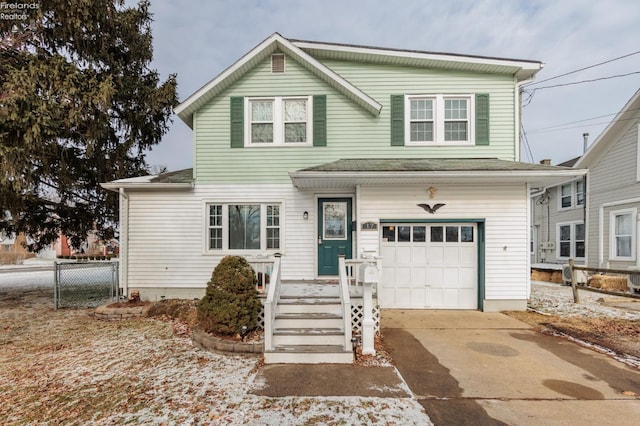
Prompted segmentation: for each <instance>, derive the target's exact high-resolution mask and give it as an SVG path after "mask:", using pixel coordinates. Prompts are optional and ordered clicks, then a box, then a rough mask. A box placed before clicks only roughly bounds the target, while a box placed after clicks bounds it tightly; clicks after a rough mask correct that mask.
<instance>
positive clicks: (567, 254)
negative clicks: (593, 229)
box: [557, 222, 585, 259]
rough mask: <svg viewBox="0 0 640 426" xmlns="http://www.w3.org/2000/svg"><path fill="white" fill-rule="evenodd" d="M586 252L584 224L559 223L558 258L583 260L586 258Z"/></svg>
mask: <svg viewBox="0 0 640 426" xmlns="http://www.w3.org/2000/svg"><path fill="white" fill-rule="evenodd" d="M584 251H585V244H584V223H582V222H572V223H559V224H558V249H557V257H558V258H561V259H569V258H577V259H581V258H584Z"/></svg>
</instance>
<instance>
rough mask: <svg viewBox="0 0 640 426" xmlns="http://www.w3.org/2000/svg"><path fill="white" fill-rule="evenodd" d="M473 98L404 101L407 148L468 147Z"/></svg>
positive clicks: (435, 97) (431, 97)
mask: <svg viewBox="0 0 640 426" xmlns="http://www.w3.org/2000/svg"><path fill="white" fill-rule="evenodd" d="M472 99H473V96H472V95H459V96H458V95H456V96H449V95H424V96H422V95H411V96H406V98H405V126H406V127H405V132H404V133H405V135H406V136H407V139H406V141H405V144H406V145H439V144H442V145H470V144H473V143H474V135H473V131H474V129H473V126H472V122H473V113H474V108H473V102H472Z"/></svg>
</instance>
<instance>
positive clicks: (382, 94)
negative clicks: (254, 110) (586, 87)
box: [194, 58, 516, 183]
mask: <svg viewBox="0 0 640 426" xmlns="http://www.w3.org/2000/svg"><path fill="white" fill-rule="evenodd" d="M270 65H271V63H270V60H265V61H264V62H263V63H262V64H261V65H259V66H257V67H256V68H254V69H253V70H251V71H250V72H248V73H247V74H246V75H245V76H244V77H243V78H242V79H241V80H239V81H238V82H236V83H235V84H234V85H233V86H231V87H230V88H229V89H227V90H226V91H225V92H223V93H221V95H220V96H218V97H217V98H216V99H214V100H213V101H211V102H210V103H208V104H207V105H205V106H204V107H203V108H201V109H200V110H199V111H198V113H197V122H196V123H197V128H196V129H194V135H195V143H196V146H195V153H194V155H195V157H196V162H195V168H196V173H197V175H196V176H197V177H196V181H197V182H198V183H258V182H260V183H289V182H290V179H289V176H288V172H290V171H294V170H298V169H301V168H305V167H311V166H314V165H318V164H321V163H325V162H329V161H334V160H337V159H343V158H361V157H368V158H392V157H396V158H401V157H402V158H420V157H431V158H452V157H454V158H455V157H458V158H480V157H483V158H500V159H505V160H514V159H515V152H516V146H515V141H514V137H515V134H516V132H515V124H514V123H515V110H516V106H515V87H514V81H513V77H511V76H496V75H490V74H472V73H462V72H456V73H451V72H446V71H442V70H425V69H416V68H409V67H398V66H390V65H389V66H386V65H372V64H365V63H346V62H340V61H330V62H329V61H328V62H326V65H327V66H329V67H330V68H331V69H333V70H334V71H335V72H336V73H338V74H339V75H341V76H342V77H344V78H346V79H347V80H348V81H350V82H351V83H352V84H354V85H355V86H356V87H358V88H359V89H361V90H362V91H364V92H365V93H367V94H368V95H369V96H371V97H373V98H374V99H376V100H377V101H378V102H380V103H382V104H383V108H382V112H381V113H380V115H379V116H377V117H376V116H373V115H372V114H370V113H369V112H367V111H365V110H364V109H362V108H361V107H359V106H358V105H356V104H355V103H353V102H352V101H350V100H349V99H347V98H346V97H345V96H344V95H342V94H341V93H340V92H338V91H337V90H335V89H334V88H333V87H331V86H330V85H329V84H327V83H326V82H324V81H323V80H321V79H319V78H318V77H317V76H316V75H314V74H313V73H312V72H310V71H309V70H307V69H306V68H304V67H302V66H301V65H299V64H298V63H296V62H295V61H294V60H292V59H291V58H287V68H286V72H285V73H283V74H272V73H271V69H270ZM409 93H413V94H421V93H460V94H467V93H486V94H489V95H490V98H491V111H490V113H491V120H490V134H491V144H490V145H478V146H457V147H451V146H437V147H417V146H411V147H409V146H407V147H404V148H399V147H396V146H392V145H391V143H390V139H391V121H392V120H391V109H392V108H391V105H390V101H391V96H392V95H399V94H409ZM301 95H313V96H314V103H315V102H316V101H315V99H316V95H321V96H323V97H326V123H325V126H326V132H325V133H326V146H322V147H314V146H304V147H303V146H299V147H293V146H292V147H283V146H279V147H248V148H244V149H241V150H240V149H238V150H236V149H231V148H230V146H231V143H230V140H231V135H230V128H231V126H230V125H229V123H230V122H231V114H230V98H231V97H242V96H301ZM318 99H320V97H318ZM315 125H316V124H315V123H314V127H315ZM315 136H316V135H315V130H314V137H315Z"/></svg>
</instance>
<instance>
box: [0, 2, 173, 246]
mask: <svg viewBox="0 0 640 426" xmlns="http://www.w3.org/2000/svg"><path fill="white" fill-rule="evenodd" d="M33 4H35V5H36V6H37V8H35V9H28V10H23V11H18V13H23V14H26V15H28V19H13V20H11V19H9V20H0V231H4V232H7V233H18V232H24V233H26V234H27V235H29V236H31V237H32V238H33V239H34V243H33V244H31V245H30V249H32V250H36V251H37V250H40V249H41V248H43V247H44V246H46V245H47V244H50V243H51V242H53V241H55V239H56V238H57V237H58V234H59V233H61V232H62V233H64V234H65V235H66V236H67V237H69V239H70V241H71V242H72V244H73V245H74V246H76V247H77V246H79V245H80V243H81V241H82V240H83V239H84V238H85V236H86V234H87V232H89V231H91V230H92V229H94V227H95V228H96V229H97V230H98V231H100V233H101V235H102V236H103V237H109V236H110V235H108V234H109V231H110V230H111V229H112V227H113V225H114V224H115V223H116V222H117V217H118V197H117V194H114V193H109V192H108V191H105V190H103V189H102V188H101V187H100V186H99V184H100V183H101V182H108V181H111V180H114V179H122V178H127V177H132V176H139V175H144V174H147V171H148V166H147V164H146V161H145V152H146V151H147V150H149V149H150V148H152V147H153V146H154V145H156V144H157V143H159V142H160V140H161V138H162V135H163V134H164V133H165V132H166V131H167V129H168V124H169V121H170V115H171V112H172V107H173V106H174V105H175V104H176V101H177V97H176V80H175V75H171V76H169V78H168V79H167V80H166V81H164V82H161V81H160V77H159V75H158V72H157V71H156V70H152V69H150V62H151V60H152V56H153V49H152V36H151V28H150V25H151V22H152V16H151V13H150V12H149V2H148V1H141V2H140V3H138V5H137V6H135V7H126V6H125V5H124V1H123V0H73V1H60V0H41V1H40V2H38V3H33ZM4 12H9V13H11V11H4Z"/></svg>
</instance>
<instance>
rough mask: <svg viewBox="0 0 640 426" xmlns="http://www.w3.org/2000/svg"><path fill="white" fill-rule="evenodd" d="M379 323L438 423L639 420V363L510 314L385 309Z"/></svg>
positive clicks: (403, 370) (401, 367)
mask: <svg viewBox="0 0 640 426" xmlns="http://www.w3.org/2000/svg"><path fill="white" fill-rule="evenodd" d="M382 327H383V334H384V339H385V345H386V347H387V350H388V351H389V352H390V353H391V356H392V357H393V359H394V361H395V363H396V367H397V368H398V370H399V371H400V373H401V374H402V376H403V377H404V379H405V381H406V383H407V385H408V386H409V388H410V389H411V391H412V392H413V393H414V394H415V396H416V398H417V399H418V401H419V402H420V403H421V404H422V406H423V407H424V408H425V410H426V411H427V414H428V415H429V417H430V418H431V420H432V421H433V422H434V424H436V425H439V424H442V425H444V424H448V425H449V424H461V425H464V424H469V425H471V424H473V425H501V424H509V425H512V424H515V425H529V424H530V425H539V424H546V425H573V424H576V423H583V424H616V425H626V424H629V425H636V424H638V423H639V422H640V420H639V419H640V371H638V370H637V369H634V368H632V367H629V366H627V365H625V364H623V363H621V362H619V361H616V360H614V359H612V358H611V357H609V356H607V355H604V354H601V353H599V352H596V351H594V350H592V349H588V348H584V347H582V346H580V345H578V344H576V343H573V342H570V341H568V340H566V339H563V338H560V337H554V336H548V335H543V334H540V333H538V332H536V331H534V330H532V329H531V328H530V327H529V326H528V325H526V324H524V323H522V322H520V321H518V320H515V319H513V318H511V317H508V316H506V315H504V314H500V313H482V312H477V311H424V310H406V311H401V310H386V311H383V314H382Z"/></svg>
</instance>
